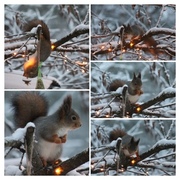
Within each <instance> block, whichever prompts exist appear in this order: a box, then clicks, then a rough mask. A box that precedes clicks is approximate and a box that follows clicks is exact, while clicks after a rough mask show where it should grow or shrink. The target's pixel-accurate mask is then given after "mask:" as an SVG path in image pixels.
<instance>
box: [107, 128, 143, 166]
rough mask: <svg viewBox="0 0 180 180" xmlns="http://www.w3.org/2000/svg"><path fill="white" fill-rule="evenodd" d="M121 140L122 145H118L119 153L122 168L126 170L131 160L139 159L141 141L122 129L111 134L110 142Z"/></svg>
mask: <svg viewBox="0 0 180 180" xmlns="http://www.w3.org/2000/svg"><path fill="white" fill-rule="evenodd" d="M119 137H120V138H121V141H120V144H118V143H117V146H116V147H117V153H118V155H119V163H120V168H123V169H126V168H127V165H128V163H129V160H131V159H134V158H137V159H138V158H139V141H140V139H137V140H136V139H135V137H134V136H131V135H129V134H127V133H126V132H125V131H123V130H121V129H118V128H117V129H114V130H112V131H111V132H110V135H109V140H110V142H111V141H113V140H117V139H118V138H119Z"/></svg>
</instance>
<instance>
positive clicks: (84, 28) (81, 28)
mask: <svg viewBox="0 0 180 180" xmlns="http://www.w3.org/2000/svg"><path fill="white" fill-rule="evenodd" d="M88 33H89V25H85V24H80V25H78V26H76V27H75V28H74V29H73V30H72V31H71V32H70V33H69V34H68V35H67V36H65V37H63V38H61V39H60V40H58V41H56V42H55V43H53V44H52V46H53V47H54V48H53V50H55V49H56V48H57V47H58V46H60V45H62V44H64V43H65V42H67V41H69V40H71V39H73V38H74V37H77V36H80V35H82V34H88Z"/></svg>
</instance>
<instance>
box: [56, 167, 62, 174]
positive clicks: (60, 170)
mask: <svg viewBox="0 0 180 180" xmlns="http://www.w3.org/2000/svg"><path fill="white" fill-rule="evenodd" d="M62 172H63V169H62V168H61V167H57V168H55V169H54V174H56V175H60V174H61V173H62Z"/></svg>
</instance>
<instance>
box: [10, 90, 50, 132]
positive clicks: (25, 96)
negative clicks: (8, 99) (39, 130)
mask: <svg viewBox="0 0 180 180" xmlns="http://www.w3.org/2000/svg"><path fill="white" fill-rule="evenodd" d="M12 106H13V109H14V117H15V124H16V126H17V127H21V128H23V127H25V125H26V124H27V123H28V122H33V121H34V120H35V119H36V118H38V117H41V116H46V115H47V112H48V102H47V101H46V99H45V97H44V96H43V95H41V94H40V93H38V92H24V93H20V94H18V95H16V96H14V97H13V99H12Z"/></svg>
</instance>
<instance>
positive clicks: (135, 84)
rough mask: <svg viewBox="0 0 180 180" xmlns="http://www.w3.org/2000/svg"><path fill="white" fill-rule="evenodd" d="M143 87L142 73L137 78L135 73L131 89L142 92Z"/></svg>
mask: <svg viewBox="0 0 180 180" xmlns="http://www.w3.org/2000/svg"><path fill="white" fill-rule="evenodd" d="M141 87H142V81H141V73H139V74H138V75H137V76H136V74H135V73H134V74H133V79H132V81H131V83H130V88H131V89H132V90H136V91H138V90H141Z"/></svg>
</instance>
